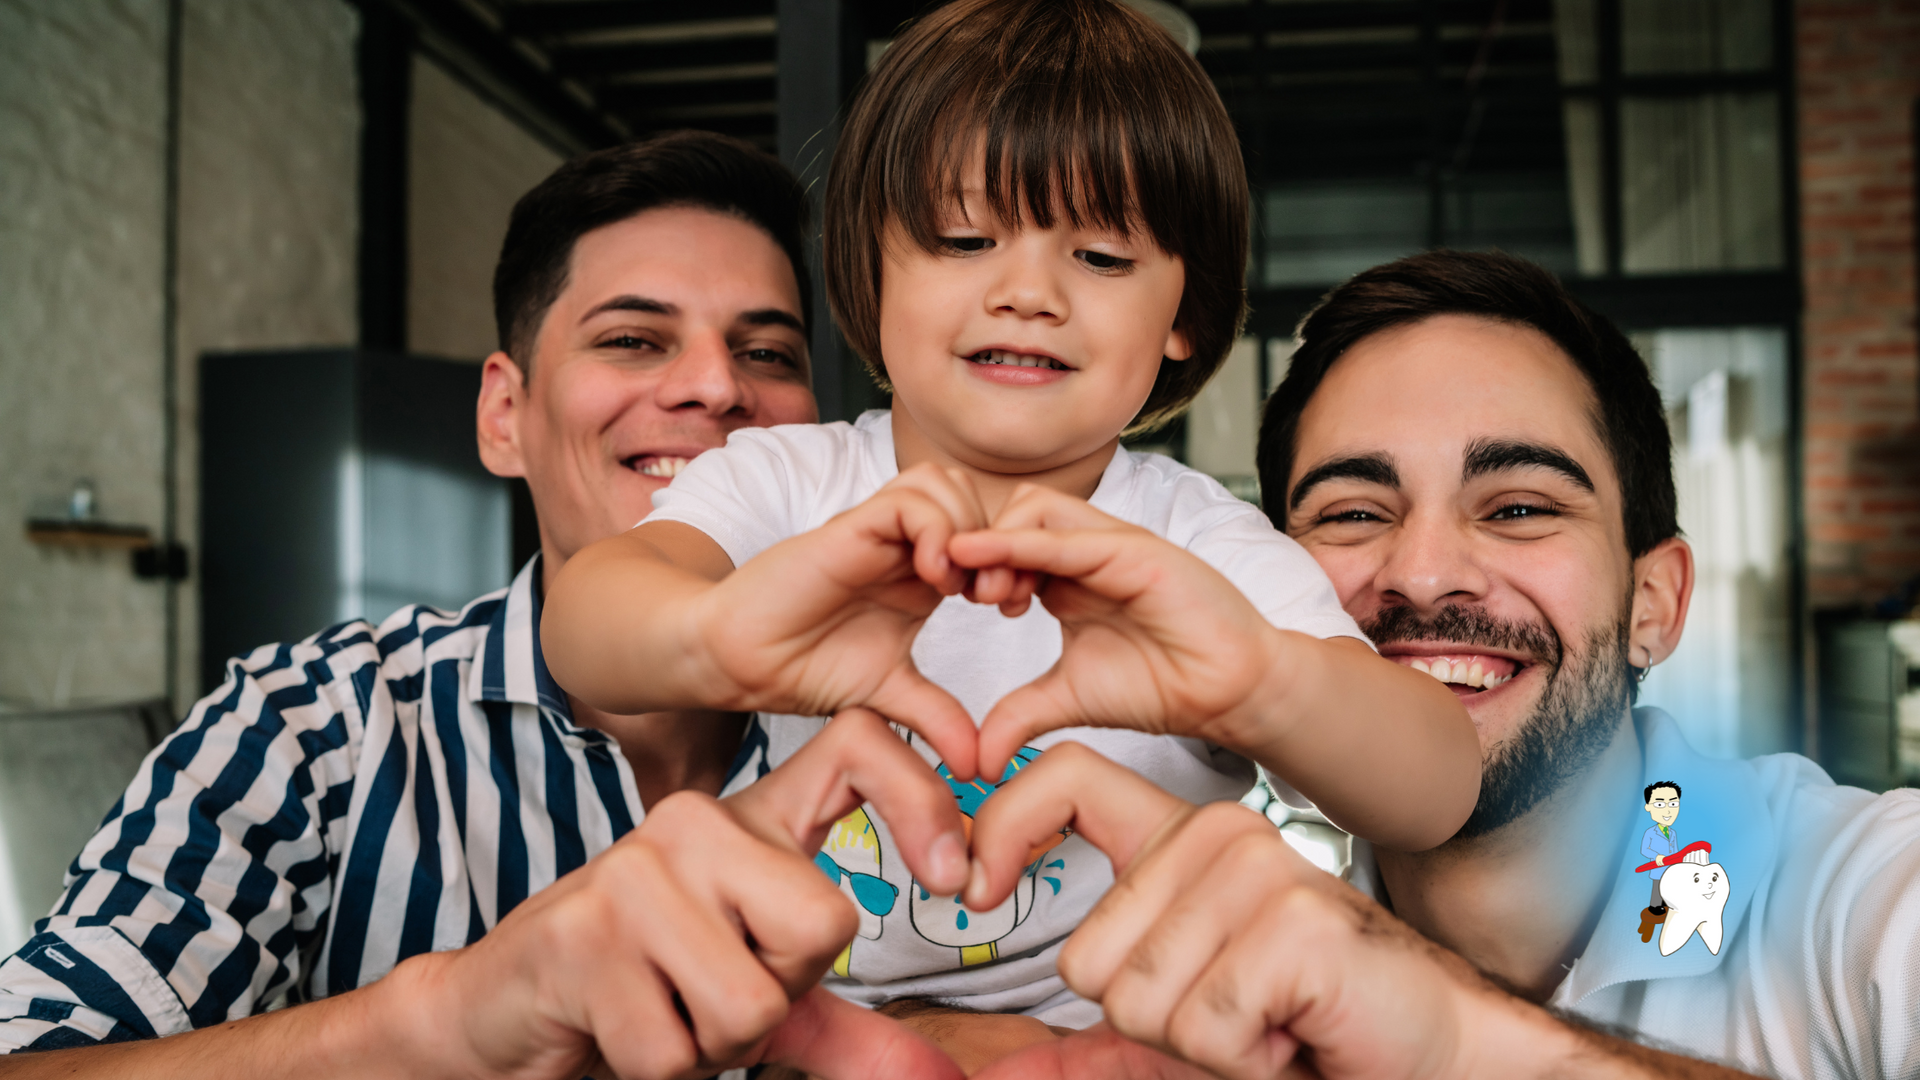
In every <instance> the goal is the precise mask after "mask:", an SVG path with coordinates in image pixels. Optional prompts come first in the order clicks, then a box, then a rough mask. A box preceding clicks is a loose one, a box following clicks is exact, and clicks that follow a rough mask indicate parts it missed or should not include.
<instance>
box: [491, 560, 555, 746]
mask: <svg viewBox="0 0 1920 1080" xmlns="http://www.w3.org/2000/svg"><path fill="white" fill-rule="evenodd" d="M544 602H545V597H544V596H543V595H542V590H541V587H540V556H539V555H538V554H535V555H534V557H533V558H531V559H528V560H527V565H525V566H523V567H521V568H520V573H518V574H517V575H515V576H514V579H513V584H512V585H510V586H508V587H507V594H506V596H505V597H503V598H502V599H501V600H500V602H499V603H498V605H497V606H496V607H495V608H494V611H493V618H492V620H491V621H490V622H489V623H488V624H487V631H486V640H485V642H484V643H483V644H482V645H481V647H480V654H479V656H478V657H477V658H476V659H477V662H476V663H475V664H474V665H473V673H472V675H471V676H470V677H469V681H468V684H467V695H468V696H469V697H471V698H473V699H474V700H477V701H505V702H512V703H514V704H519V705H538V706H539V707H541V708H542V709H545V710H547V711H548V712H550V713H553V714H555V715H556V716H557V717H559V718H560V719H561V720H562V721H565V723H566V726H567V727H569V728H571V727H573V710H572V709H571V708H569V707H568V705H567V695H566V693H565V692H564V691H562V690H561V689H560V687H559V685H558V684H557V683H555V682H554V681H553V676H552V675H550V674H548V672H547V661H546V658H545V657H543V656H542V655H541V654H540V610H541V607H542V606H543V604H544Z"/></svg>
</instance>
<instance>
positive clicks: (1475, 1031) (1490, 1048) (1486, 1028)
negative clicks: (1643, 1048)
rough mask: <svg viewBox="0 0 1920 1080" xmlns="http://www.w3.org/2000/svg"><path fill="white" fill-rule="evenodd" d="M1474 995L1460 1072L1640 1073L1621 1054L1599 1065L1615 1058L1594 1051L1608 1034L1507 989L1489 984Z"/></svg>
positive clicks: (1504, 1075)
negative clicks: (1608, 1065) (1629, 1067)
mask: <svg viewBox="0 0 1920 1080" xmlns="http://www.w3.org/2000/svg"><path fill="white" fill-rule="evenodd" d="M1475 997H1476V998H1479V999H1481V1001H1479V1002H1476V1007H1475V1009H1474V1012H1475V1017H1474V1019H1473V1020H1472V1021H1471V1022H1464V1021H1463V1027H1464V1029H1465V1030H1466V1031H1467V1032H1468V1033H1469V1034H1468V1038H1466V1039H1464V1040H1463V1047H1462V1049H1463V1051H1464V1053H1463V1055H1462V1062H1461V1066H1462V1067H1461V1068H1460V1069H1459V1070H1458V1071H1457V1072H1456V1073H1455V1075H1456V1076H1459V1077H1462V1078H1476V1080H1477V1078H1481V1077H1487V1078H1494V1077H1498V1078H1501V1080H1533V1078H1536V1077H1548V1076H1552V1077H1579V1076H1582V1075H1592V1074H1595V1073H1596V1072H1598V1073H1599V1074H1600V1075H1605V1076H1609V1077H1615V1078H1618V1077H1620V1076H1623V1075H1636V1074H1637V1073H1636V1071H1633V1070H1625V1071H1623V1070H1621V1069H1620V1068H1618V1066H1620V1065H1624V1064H1628V1063H1627V1062H1621V1061H1617V1060H1613V1061H1611V1064H1612V1065H1614V1066H1615V1067H1612V1068H1598V1069H1596V1066H1598V1065H1599V1064H1600V1062H1601V1061H1603V1060H1609V1059H1614V1058H1615V1055H1612V1054H1607V1053H1604V1052H1598V1053H1597V1052H1596V1051H1598V1050H1600V1049H1601V1048H1599V1047H1596V1046H1595V1045H1594V1043H1595V1041H1596V1040H1605V1037H1604V1036H1601V1035H1598V1034H1596V1033H1593V1032H1589V1031H1587V1030H1585V1029H1583V1028H1580V1027H1578V1026H1576V1025H1574V1024H1571V1023H1569V1022H1567V1021H1565V1020H1562V1019H1560V1018H1559V1017H1557V1016H1555V1015H1554V1014H1552V1013H1551V1012H1548V1011H1547V1010H1546V1009H1544V1008H1542V1007H1540V1006H1538V1005H1534V1004H1531V1003H1529V1002H1526V1001H1522V1000H1520V999H1519V998H1516V997H1513V996H1511V995H1509V994H1506V993H1503V992H1499V991H1494V990H1487V991H1485V992H1483V993H1481V994H1477V995H1475Z"/></svg>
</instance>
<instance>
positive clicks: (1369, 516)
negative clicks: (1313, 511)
mask: <svg viewBox="0 0 1920 1080" xmlns="http://www.w3.org/2000/svg"><path fill="white" fill-rule="evenodd" d="M1379 520H1380V517H1379V515H1377V514H1375V513H1374V512H1373V511H1371V510H1338V511H1335V512H1334V513H1331V514H1321V515H1320V516H1319V517H1317V518H1315V519H1314V520H1313V523H1314V524H1315V525H1344V524H1349V523H1356V524H1357V523H1359V522H1366V521H1379Z"/></svg>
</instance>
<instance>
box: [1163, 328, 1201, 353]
mask: <svg viewBox="0 0 1920 1080" xmlns="http://www.w3.org/2000/svg"><path fill="white" fill-rule="evenodd" d="M1160 355H1161V356H1164V357H1166V358H1167V359H1169V360H1186V359H1188V358H1190V357H1192V356H1193V343H1192V342H1190V341H1188V340H1187V332H1186V331H1185V330H1182V329H1180V328H1179V327H1178V326H1176V327H1174V328H1173V329H1171V330H1169V331H1167V344H1166V347H1165V348H1163V349H1161V350H1160Z"/></svg>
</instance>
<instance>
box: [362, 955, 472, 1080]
mask: <svg viewBox="0 0 1920 1080" xmlns="http://www.w3.org/2000/svg"><path fill="white" fill-rule="evenodd" d="M446 957H447V954H445V953H427V954H424V955H421V956H415V957H411V958H409V959H407V960H404V961H402V962H401V963H400V965H399V966H398V967H395V968H394V969H393V970H392V971H390V972H388V973H387V975H386V976H385V977H384V978H382V979H380V980H379V981H378V982H375V983H372V984H370V985H368V986H364V987H361V988H360V989H358V990H355V991H354V992H353V993H351V994H347V995H344V998H346V999H351V1000H352V1002H353V1005H354V1008H353V1009H352V1010H351V1011H350V1012H348V1013H346V1014H345V1015H342V1016H340V1017H338V1018H337V1019H336V1023H335V1024H334V1026H333V1028H332V1029H331V1030H330V1031H329V1032H328V1033H327V1036H326V1039H325V1043H326V1045H327V1046H328V1047H329V1048H331V1049H333V1050H334V1052H335V1059H336V1060H339V1061H341V1062H342V1063H343V1067H342V1068H341V1070H340V1071H339V1073H338V1075H353V1076H369V1077H375V1076H393V1077H403V1076H404V1077H410V1078H415V1080H421V1078H429V1077H437V1076H470V1075H476V1073H475V1070H473V1069H471V1068H468V1067H467V1064H468V1063H467V1062H466V1061H465V1060H464V1056H463V1055H460V1054H459V1053H458V1047H457V1046H455V1045H454V1040H453V1039H452V1036H453V1034H454V1032H455V1031H457V1030H458V1027H457V1024H456V1023H455V1021H454V1018H453V1017H450V1016H446V1015H443V1013H444V1012H445V1011H446V1006H447V1002H446V993H445V982H444V980H443V979H441V978H440V971H441V968H443V967H444V964H445V960H446Z"/></svg>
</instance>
